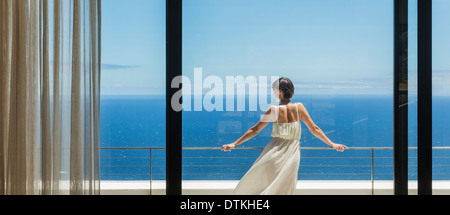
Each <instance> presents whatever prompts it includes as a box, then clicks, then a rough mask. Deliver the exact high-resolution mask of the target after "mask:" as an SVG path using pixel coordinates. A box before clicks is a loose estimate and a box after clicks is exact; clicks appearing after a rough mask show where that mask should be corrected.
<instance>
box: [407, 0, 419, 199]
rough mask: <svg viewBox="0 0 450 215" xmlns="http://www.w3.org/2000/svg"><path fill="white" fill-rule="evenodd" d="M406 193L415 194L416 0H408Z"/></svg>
mask: <svg viewBox="0 0 450 215" xmlns="http://www.w3.org/2000/svg"><path fill="white" fill-rule="evenodd" d="M408 101H409V102H408V147H409V150H408V194H409V195H417V0H409V1H408Z"/></svg>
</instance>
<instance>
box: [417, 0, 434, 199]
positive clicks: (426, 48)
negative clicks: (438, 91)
mask: <svg viewBox="0 0 450 215" xmlns="http://www.w3.org/2000/svg"><path fill="white" fill-rule="evenodd" d="M431 2H432V1H431V0H418V5H417V9H418V11H417V16H418V22H417V28H418V34H417V40H418V46H417V51H418V67H417V79H418V80H417V84H418V92H417V100H418V101H417V103H418V107H417V112H418V118H417V124H418V125H417V148H418V149H417V150H418V151H417V180H418V194H419V195H431V194H432V190H431V189H432V187H431V183H432V143H431V140H432V124H431V116H432V112H431V111H432V110H431V108H432V91H431V85H432V79H431V78H432V65H431V60H432V59H431V45H432V38H431Z"/></svg>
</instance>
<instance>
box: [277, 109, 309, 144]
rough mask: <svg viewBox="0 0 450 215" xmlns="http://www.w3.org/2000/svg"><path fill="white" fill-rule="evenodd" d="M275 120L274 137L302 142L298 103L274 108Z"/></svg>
mask: <svg viewBox="0 0 450 215" xmlns="http://www.w3.org/2000/svg"><path fill="white" fill-rule="evenodd" d="M274 114H275V120H274V122H273V129H272V134H271V136H272V137H279V138H283V139H290V140H300V138H301V133H302V132H301V122H300V115H299V112H298V103H295V104H290V105H275V106H274Z"/></svg>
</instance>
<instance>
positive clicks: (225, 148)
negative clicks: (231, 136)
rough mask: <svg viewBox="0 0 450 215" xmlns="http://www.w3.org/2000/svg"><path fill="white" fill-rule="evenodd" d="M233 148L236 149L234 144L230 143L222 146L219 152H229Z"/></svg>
mask: <svg viewBox="0 0 450 215" xmlns="http://www.w3.org/2000/svg"><path fill="white" fill-rule="evenodd" d="M234 148H236V145H235V144H234V143H230V144H226V145H223V146H222V148H221V149H220V150H222V151H226V152H227V151H228V152H229V151H231V149H234Z"/></svg>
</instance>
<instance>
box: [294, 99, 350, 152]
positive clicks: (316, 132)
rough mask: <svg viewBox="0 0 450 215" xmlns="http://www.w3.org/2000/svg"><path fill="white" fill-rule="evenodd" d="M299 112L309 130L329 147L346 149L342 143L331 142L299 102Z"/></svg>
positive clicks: (338, 149)
mask: <svg viewBox="0 0 450 215" xmlns="http://www.w3.org/2000/svg"><path fill="white" fill-rule="evenodd" d="M298 107H299V112H300V118H301V119H302V120H303V122H305V124H306V126H307V127H308V129H309V131H310V132H311V133H312V134H314V136H316V137H317V138H319V139H320V140H322V141H323V142H324V143H326V144H327V145H329V146H330V147H331V148H333V149H336V150H337V151H344V149H348V148H347V146H344V145H342V144H336V143H333V142H332V141H331V140H330V139H328V137H327V136H326V135H325V133H323V131H322V130H321V129H320V128H319V126H317V125H316V124H315V123H314V122H313V120H312V119H311V116H310V115H309V114H308V111H307V110H306V108H305V106H303V104H302V103H299V106H298Z"/></svg>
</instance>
